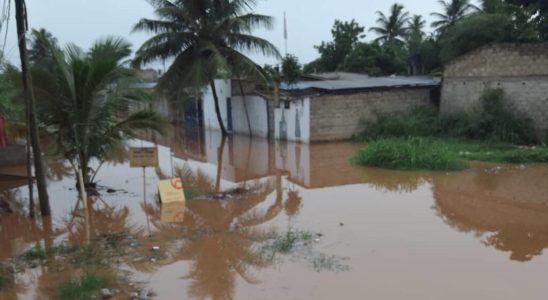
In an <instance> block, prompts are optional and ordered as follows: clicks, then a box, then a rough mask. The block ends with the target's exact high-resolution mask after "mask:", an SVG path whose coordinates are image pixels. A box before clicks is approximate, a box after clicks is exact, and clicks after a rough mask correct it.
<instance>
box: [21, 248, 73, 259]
mask: <svg viewBox="0 0 548 300" xmlns="http://www.w3.org/2000/svg"><path fill="white" fill-rule="evenodd" d="M77 250H78V247H76V246H70V245H66V244H59V245H54V246H51V247H50V248H48V249H44V248H42V246H35V247H32V248H30V249H28V250H26V251H25V252H23V254H21V255H19V259H21V260H23V261H26V262H30V261H35V260H44V259H46V258H48V257H49V256H53V255H58V254H60V255H67V254H70V253H73V252H75V251H77Z"/></svg>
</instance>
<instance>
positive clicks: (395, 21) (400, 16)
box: [369, 3, 409, 43]
mask: <svg viewBox="0 0 548 300" xmlns="http://www.w3.org/2000/svg"><path fill="white" fill-rule="evenodd" d="M403 10H404V7H403V5H401V4H398V3H394V4H393V5H392V7H391V8H390V16H389V17H386V15H385V14H384V13H383V12H381V11H377V15H378V16H379V18H378V19H377V24H379V27H372V28H370V29H369V31H373V32H375V33H376V34H378V35H379V37H378V38H377V39H376V41H380V42H383V43H394V42H395V43H403V42H404V38H405V37H406V36H407V30H408V29H407V26H406V25H407V22H408V20H409V13H408V12H404V11H403Z"/></svg>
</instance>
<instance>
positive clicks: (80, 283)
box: [59, 274, 107, 299]
mask: <svg viewBox="0 0 548 300" xmlns="http://www.w3.org/2000/svg"><path fill="white" fill-rule="evenodd" d="M106 283H107V279H106V278H104V277H98V276H95V275H90V274H86V275H84V276H81V277H77V278H73V279H71V280H70V281H68V282H65V283H63V284H61V286H60V287H59V298H60V299H91V298H92V293H93V292H95V291H97V290H99V289H100V288H102V287H104V285H105V284H106Z"/></svg>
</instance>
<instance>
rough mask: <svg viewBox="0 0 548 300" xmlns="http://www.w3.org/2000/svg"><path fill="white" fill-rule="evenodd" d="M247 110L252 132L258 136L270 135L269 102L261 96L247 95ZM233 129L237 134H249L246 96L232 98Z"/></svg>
mask: <svg viewBox="0 0 548 300" xmlns="http://www.w3.org/2000/svg"><path fill="white" fill-rule="evenodd" d="M245 101H246V103H247V110H248V112H249V120H250V123H251V134H252V135H253V136H256V137H262V138H266V137H268V107H267V105H268V103H267V100H266V99H264V98H263V97H260V96H246V97H245ZM232 125H233V128H232V131H233V132H234V133H236V134H242V135H248V134H249V128H248V126H247V125H248V124H247V117H246V113H245V106H244V98H243V97H241V96H237V97H234V98H232Z"/></svg>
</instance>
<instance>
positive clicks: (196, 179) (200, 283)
mask: <svg viewBox="0 0 548 300" xmlns="http://www.w3.org/2000/svg"><path fill="white" fill-rule="evenodd" d="M176 176H179V177H181V178H182V179H183V182H185V185H186V187H187V188H189V189H190V190H191V191H198V192H199V193H197V192H193V193H192V194H191V195H190V197H189V198H188V199H187V202H186V209H185V214H184V221H183V222H182V223H180V224H173V223H162V222H161V217H160V215H161V211H160V210H161V208H160V206H159V205H157V204H147V205H145V204H143V210H144V211H145V213H146V214H147V215H148V216H149V217H150V220H151V223H152V224H153V226H154V227H155V228H156V229H157V232H156V233H155V234H154V235H155V238H157V239H159V240H161V241H165V242H166V243H170V245H167V247H166V249H168V250H167V251H168V252H169V256H170V257H171V259H170V260H169V261H168V262H166V264H172V263H173V262H176V261H189V262H191V266H190V270H189V272H188V274H187V275H186V276H185V277H184V279H186V280H189V281H190V287H189V294H190V296H191V297H195V298H199V299H205V298H212V299H232V298H234V291H235V284H236V277H237V276H239V277H240V278H242V279H243V280H245V281H246V282H247V283H250V284H255V283H258V282H259V281H258V280H257V279H256V278H255V277H254V276H253V274H252V270H253V269H255V270H259V269H262V268H265V267H268V266H269V265H270V261H269V260H265V259H264V258H262V257H260V256H259V255H257V253H256V249H255V247H254V245H255V242H256V241H262V240H265V239H267V238H268V237H270V236H271V233H272V232H271V231H270V230H267V229H265V228H262V226H263V225H265V224H267V223H268V222H269V221H271V220H273V219H274V218H275V217H276V216H278V215H279V213H280V212H281V211H282V210H283V201H282V199H281V198H277V199H275V200H274V201H273V202H274V203H272V204H271V205H269V206H268V207H266V208H265V209H262V208H261V207H260V206H261V205H262V204H264V203H266V202H267V200H268V196H269V195H271V194H272V193H273V191H274V184H273V182H272V181H269V180H267V181H262V182H261V183H255V184H248V185H247V189H246V190H245V191H242V190H239V191H238V190H236V191H234V193H230V192H229V193H227V194H226V198H225V199H222V200H212V198H211V196H212V195H215V194H216V192H215V191H216V182H215V180H213V179H211V178H208V177H207V176H206V175H205V174H204V173H203V172H201V171H197V172H192V171H191V170H190V169H189V168H188V166H183V167H181V168H177V170H176ZM207 195H209V196H210V197H208V196H207ZM174 237H180V238H181V239H180V240H175V241H174Z"/></svg>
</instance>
